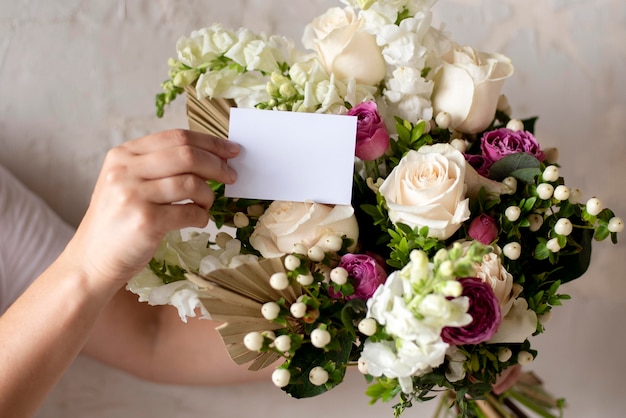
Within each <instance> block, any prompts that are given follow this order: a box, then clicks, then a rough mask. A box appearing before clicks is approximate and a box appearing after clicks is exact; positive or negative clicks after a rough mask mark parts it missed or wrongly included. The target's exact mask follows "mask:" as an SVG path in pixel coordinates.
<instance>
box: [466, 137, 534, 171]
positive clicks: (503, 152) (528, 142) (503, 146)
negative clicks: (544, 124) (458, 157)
mask: <svg viewBox="0 0 626 418" xmlns="http://www.w3.org/2000/svg"><path fill="white" fill-rule="evenodd" d="M480 148H481V150H482V155H481V156H469V155H468V156H467V157H466V158H467V160H468V161H469V162H470V164H472V166H474V167H476V169H477V171H478V173H479V174H482V175H484V176H487V175H488V174H489V168H491V166H492V165H493V163H495V162H496V161H499V160H501V159H502V158H504V157H506V156H507V155H511V154H518V153H522V152H523V153H526V154H530V155H532V156H533V157H535V158H537V159H538V160H539V161H543V160H545V158H546V156H545V154H544V153H543V151H541V148H540V147H539V143H538V142H537V140H536V139H535V137H534V136H533V134H531V133H530V132H528V131H513V130H511V129H508V128H500V129H494V130H493V131H489V132H486V133H485V134H484V135H483V136H482V138H481V143H480Z"/></svg>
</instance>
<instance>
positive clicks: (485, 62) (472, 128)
mask: <svg viewBox="0 0 626 418" xmlns="http://www.w3.org/2000/svg"><path fill="white" fill-rule="evenodd" d="M442 59H443V64H442V67H441V68H440V69H439V70H438V72H437V74H436V75H435V89H434V91H433V98H432V100H433V107H434V109H435V114H437V113H439V112H447V113H449V114H450V116H451V117H452V124H451V125H450V127H451V128H453V129H455V130H457V131H460V132H463V133H470V134H471V133H478V132H481V131H483V130H484V129H485V128H487V127H488V126H489V124H490V123H491V122H492V120H493V118H494V116H495V113H496V106H497V104H498V99H499V98H500V91H501V89H502V84H503V83H504V80H505V79H506V78H508V77H510V76H511V75H512V74H513V65H512V64H511V61H510V60H509V59H508V58H507V57H505V56H504V55H500V54H487V53H483V52H478V51H475V50H474V49H472V48H471V47H468V46H465V47H460V46H458V45H456V46H455V47H454V48H452V49H451V50H450V51H448V52H447V53H446V54H444V56H443V57H442Z"/></svg>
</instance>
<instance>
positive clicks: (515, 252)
mask: <svg viewBox="0 0 626 418" xmlns="http://www.w3.org/2000/svg"><path fill="white" fill-rule="evenodd" d="M502 253H503V254H504V256H505V257H507V258H508V259H509V260H517V259H518V258H519V257H520V255H522V246H521V245H520V243H519V242H509V243H508V244H506V245H505V246H504V247H503V248H502Z"/></svg>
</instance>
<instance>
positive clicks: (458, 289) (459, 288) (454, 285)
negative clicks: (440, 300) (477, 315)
mask: <svg viewBox="0 0 626 418" xmlns="http://www.w3.org/2000/svg"><path fill="white" fill-rule="evenodd" d="M441 293H443V295H444V296H449V297H453V298H458V297H459V296H461V294H462V293H463V285H461V283H459V282H458V281H456V280H446V284H445V285H444V286H443V289H441Z"/></svg>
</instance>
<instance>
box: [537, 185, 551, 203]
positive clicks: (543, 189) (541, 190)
mask: <svg viewBox="0 0 626 418" xmlns="http://www.w3.org/2000/svg"><path fill="white" fill-rule="evenodd" d="M553 193H554V186H552V185H551V184H550V183H541V184H540V185H538V186H537V195H538V196H539V198H540V199H543V200H548V199H550V198H551V197H552V194H553Z"/></svg>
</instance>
